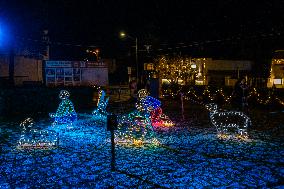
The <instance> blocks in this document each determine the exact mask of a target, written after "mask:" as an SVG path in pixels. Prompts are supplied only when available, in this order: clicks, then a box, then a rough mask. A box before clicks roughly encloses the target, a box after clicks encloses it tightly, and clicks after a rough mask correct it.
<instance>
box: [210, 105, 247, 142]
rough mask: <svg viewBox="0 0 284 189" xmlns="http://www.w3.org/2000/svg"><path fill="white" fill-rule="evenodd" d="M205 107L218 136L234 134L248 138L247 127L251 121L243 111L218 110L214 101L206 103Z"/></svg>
mask: <svg viewBox="0 0 284 189" xmlns="http://www.w3.org/2000/svg"><path fill="white" fill-rule="evenodd" d="M205 107H206V108H207V109H208V110H209V112H210V120H211V123H212V125H214V126H215V127H216V130H217V135H218V136H219V137H222V138H224V136H226V135H235V136H241V138H248V132H247V128H248V125H249V124H250V123H251V121H250V118H249V117H248V116H247V115H245V114H244V113H243V112H236V111H226V112H224V111H218V110H217V104H215V103H210V104H207V105H206V106H205Z"/></svg>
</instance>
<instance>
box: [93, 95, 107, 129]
mask: <svg viewBox="0 0 284 189" xmlns="http://www.w3.org/2000/svg"><path fill="white" fill-rule="evenodd" d="M108 100H109V97H107V98H106V93H105V91H104V90H100V91H99V99H98V103H97V108H96V109H95V110H94V111H93V113H92V114H93V118H94V119H95V120H99V121H102V122H104V123H105V122H106V119H107V115H108V113H107V111H106V107H107V105H108Z"/></svg>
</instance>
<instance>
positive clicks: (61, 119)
mask: <svg viewBox="0 0 284 189" xmlns="http://www.w3.org/2000/svg"><path fill="white" fill-rule="evenodd" d="M69 97H70V93H69V92H68V91H66V90H61V91H60V93H59V98H60V99H61V100H62V101H61V103H60V104H59V107H58V109H57V111H56V113H50V114H49V116H50V117H51V118H54V122H53V124H54V125H57V124H67V123H73V122H74V121H77V113H76V112H75V109H74V106H73V103H72V102H71V101H70V100H69V99H68V98H69Z"/></svg>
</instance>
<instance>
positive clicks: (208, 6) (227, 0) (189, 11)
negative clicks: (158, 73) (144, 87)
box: [0, 0, 284, 59]
mask: <svg viewBox="0 0 284 189" xmlns="http://www.w3.org/2000/svg"><path fill="white" fill-rule="evenodd" d="M283 10H284V2H283V1H280V0H275V1H273V0H264V1H250V0H223V1H221V0H214V1H213V0H207V1H206V0H176V1H174V0H172V1H167V0H164V1H157V0H156V1H155V0H129V1H126V0H120V1H118V0H109V1H107V0H93V1H84V0H82V1H62V0H54V1H40V0H37V1H36V0H35V1H20V0H18V1H13V0H12V1H11V0H0V22H1V23H2V25H5V26H6V27H7V28H8V29H9V31H10V32H9V33H10V34H11V36H13V39H14V41H17V42H18V41H19V40H21V41H29V43H31V42H32V43H41V31H42V30H43V29H45V28H47V29H48V30H49V35H50V41H51V56H52V57H53V58H66V57H67V58H70V59H72V58H73V59H74V58H80V57H81V56H84V50H85V49H87V48H89V46H94V47H98V48H100V49H101V52H102V56H104V57H117V56H122V55H123V54H125V53H127V52H128V51H129V48H130V49H131V45H132V46H133V45H134V42H133V41H131V40H130V39H128V40H121V39H120V38H119V37H118V33H119V31H121V30H124V31H125V32H127V33H128V34H130V35H132V36H134V37H137V38H138V39H139V42H138V43H139V49H140V51H143V50H144V51H145V46H144V45H151V53H152V54H174V53H178V54H187V55H192V56H211V57H225V58H241V59H254V58H255V57H256V56H259V55H263V54H267V55H268V56H269V55H270V54H271V52H272V51H273V50H275V49H281V48H282V49H283V48H284V47H283V46H284V45H283V44H284V37H283V36H284V33H283V31H284V11H283ZM132 49H133V48H132Z"/></svg>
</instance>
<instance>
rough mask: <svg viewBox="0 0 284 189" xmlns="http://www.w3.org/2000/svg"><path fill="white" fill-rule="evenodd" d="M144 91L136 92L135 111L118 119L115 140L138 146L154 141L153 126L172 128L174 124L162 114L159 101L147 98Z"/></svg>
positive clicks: (146, 93)
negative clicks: (118, 139)
mask: <svg viewBox="0 0 284 189" xmlns="http://www.w3.org/2000/svg"><path fill="white" fill-rule="evenodd" d="M148 95H149V94H148V92H147V90H145V89H141V90H139V91H138V101H137V103H136V104H135V107H136V110H135V111H133V112H131V113H129V114H127V115H124V116H122V117H121V118H120V119H119V124H118V128H119V129H118V133H117V138H122V140H120V141H124V142H126V141H130V142H132V143H133V144H134V145H135V144H136V145H138V144H139V145H140V144H141V143H145V142H147V141H149V140H151V141H153V140H154V138H153V137H154V135H155V133H154V128H153V126H173V125H174V123H173V122H172V121H171V120H170V119H169V118H168V117H167V116H166V115H164V114H163V113H162V109H161V108H160V106H161V101H159V100H158V99H155V98H153V97H151V96H148Z"/></svg>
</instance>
